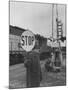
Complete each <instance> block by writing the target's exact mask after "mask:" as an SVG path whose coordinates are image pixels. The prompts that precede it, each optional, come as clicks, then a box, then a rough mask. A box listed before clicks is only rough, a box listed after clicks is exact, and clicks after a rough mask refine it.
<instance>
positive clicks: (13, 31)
mask: <svg viewBox="0 0 68 90" xmlns="http://www.w3.org/2000/svg"><path fill="white" fill-rule="evenodd" d="M24 31H25V29H23V28H20V27H17V26H12V25H10V26H9V34H12V35H16V36H21V34H22V33H23V32H24Z"/></svg>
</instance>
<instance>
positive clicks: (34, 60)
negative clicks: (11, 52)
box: [24, 52, 42, 87]
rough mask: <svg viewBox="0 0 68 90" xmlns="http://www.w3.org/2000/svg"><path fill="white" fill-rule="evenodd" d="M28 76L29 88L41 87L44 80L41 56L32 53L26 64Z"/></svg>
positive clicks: (28, 56) (29, 54)
mask: <svg viewBox="0 0 68 90" xmlns="http://www.w3.org/2000/svg"><path fill="white" fill-rule="evenodd" d="M24 64H25V67H26V75H27V87H39V86H40V81H41V79H42V74H41V67H40V59H39V54H38V53H37V52H30V53H28V54H27V58H26V60H25V62H24Z"/></svg>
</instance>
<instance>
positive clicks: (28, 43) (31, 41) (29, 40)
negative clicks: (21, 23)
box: [21, 30, 35, 52]
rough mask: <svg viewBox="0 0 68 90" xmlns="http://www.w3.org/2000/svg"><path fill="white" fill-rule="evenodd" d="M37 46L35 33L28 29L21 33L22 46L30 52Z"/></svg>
mask: <svg viewBox="0 0 68 90" xmlns="http://www.w3.org/2000/svg"><path fill="white" fill-rule="evenodd" d="M34 46H35V36H34V34H33V33H32V32H31V31H29V30H27V31H24V32H23V33H22V35H21V47H22V48H23V49H24V50H25V51H27V52H29V51H31V50H32V49H33V48H34Z"/></svg>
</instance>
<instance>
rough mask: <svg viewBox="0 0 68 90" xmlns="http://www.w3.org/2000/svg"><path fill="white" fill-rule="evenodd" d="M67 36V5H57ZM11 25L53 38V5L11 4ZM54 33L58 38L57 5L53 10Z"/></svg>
mask: <svg viewBox="0 0 68 90" xmlns="http://www.w3.org/2000/svg"><path fill="white" fill-rule="evenodd" d="M57 8H58V16H59V18H60V20H62V23H63V32H64V36H65V5H57ZM10 25H14V26H19V27H21V28H24V29H29V30H31V31H32V32H33V33H38V34H41V35H43V36H45V37H50V36H52V4H46V3H44V4H43V3H28V2H10ZM53 33H54V37H55V36H56V5H54V8H53Z"/></svg>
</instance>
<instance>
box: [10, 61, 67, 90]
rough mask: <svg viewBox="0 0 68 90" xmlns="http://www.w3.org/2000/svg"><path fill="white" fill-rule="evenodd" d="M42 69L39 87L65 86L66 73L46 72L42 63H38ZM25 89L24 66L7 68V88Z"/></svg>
mask: <svg viewBox="0 0 68 90" xmlns="http://www.w3.org/2000/svg"><path fill="white" fill-rule="evenodd" d="M40 63H41V68H42V81H41V83H40V86H41V87H49V86H63V85H66V73H65V70H64V69H62V70H61V72H58V73H56V72H46V71H45V67H44V61H42V62H40ZM25 87H26V68H25V67H24V64H17V65H13V66H10V67H9V88H12V89H14V88H15V89H16V88H25Z"/></svg>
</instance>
